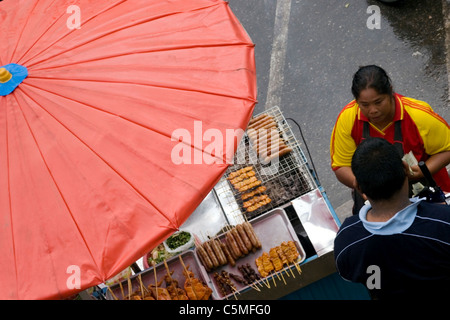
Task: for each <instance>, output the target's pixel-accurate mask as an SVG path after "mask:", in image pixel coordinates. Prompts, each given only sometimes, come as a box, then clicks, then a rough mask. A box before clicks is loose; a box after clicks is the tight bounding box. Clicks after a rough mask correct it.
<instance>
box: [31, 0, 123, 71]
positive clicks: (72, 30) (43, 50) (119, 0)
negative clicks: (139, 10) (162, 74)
mask: <svg viewBox="0 0 450 320" xmlns="http://www.w3.org/2000/svg"><path fill="white" fill-rule="evenodd" d="M125 1H127V0H118V1H117V2H116V3H114V4H112V5H111V6H109V7H107V8H105V9H104V10H103V11H100V12H98V13H96V14H94V15H93V16H91V17H89V18H88V19H86V21H84V22H83V23H87V22H89V21H90V20H92V19H94V18H95V17H96V16H98V15H99V14H102V13H104V12H106V11H108V10H110V9H112V8H114V7H116V6H118V5H120V4H122V3H124V2H125ZM64 15H66V12H64V13H63V14H62V15H61V16H60V17H59V18H58V19H56V20H55V23H56V21H58V20H59V19H60V18H61V17H63V16H64ZM49 29H50V28H48V29H47V30H46V31H45V32H44V34H45V33H46V32H48V31H49ZM75 31H77V29H70V31H69V32H67V33H66V34H64V35H63V36H62V37H60V38H59V39H57V40H55V41H54V42H53V43H51V44H50V45H49V46H47V47H46V48H43V49H42V50H41V51H40V52H38V53H36V54H35V55H34V56H32V57H30V58H28V60H26V61H24V62H23V64H24V65H25V64H27V62H28V61H30V60H32V59H34V58H35V57H37V56H39V55H41V54H42V53H43V52H45V51H47V50H48V49H50V48H51V47H53V46H54V45H55V44H56V43H58V42H59V41H61V40H62V39H64V38H65V37H67V36H68V35H70V34H71V33H72V32H75ZM41 37H42V36H41ZM41 37H40V38H41ZM33 45H34V44H33ZM71 50H73V48H72V49H68V50H65V51H63V52H60V53H58V54H57V55H59V54H62V53H64V52H67V51H71ZM57 55H54V56H57ZM54 56H52V57H50V58H53V57H54ZM50 58H46V59H44V60H43V61H46V60H47V59H50ZM39 62H40V61H38V62H36V63H39ZM36 63H34V64H30V65H28V67H31V66H33V65H35V64H36Z"/></svg>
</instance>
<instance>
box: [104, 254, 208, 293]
mask: <svg viewBox="0 0 450 320" xmlns="http://www.w3.org/2000/svg"><path fill="white" fill-rule="evenodd" d="M180 256H181V258H182V259H183V262H184V264H185V265H186V267H187V268H188V269H189V270H190V271H192V272H193V273H194V275H195V277H197V278H198V279H200V280H202V281H203V282H204V283H205V284H207V285H208V286H209V287H211V284H210V283H208V282H209V281H210V279H209V278H208V275H207V274H206V271H205V270H204V268H203V267H201V266H200V262H199V260H198V258H197V256H196V254H194V251H193V250H187V251H184V252H183V253H181V254H179V255H177V256H174V257H172V258H170V259H168V260H166V262H167V265H168V267H169V269H170V271H174V272H173V274H172V278H173V279H175V280H177V281H178V286H179V287H180V288H183V287H184V282H185V280H186V278H185V277H184V275H183V269H184V268H183V265H182V264H181V262H180V258H179V257H180ZM139 274H140V275H141V279H142V283H143V284H144V285H145V286H146V287H148V285H150V284H155V273H154V271H153V268H150V269H146V270H145V271H142V272H140V273H138V274H135V275H133V276H132V277H131V278H130V280H131V284H132V289H131V292H132V293H133V292H135V291H137V290H138V289H139V288H140V282H139V279H138V277H139ZM166 274H167V270H166V267H165V266H164V263H163V262H161V263H159V264H157V265H156V278H157V281H158V282H159V281H161V280H162V279H163V278H164V276H165V275H166ZM122 287H123V291H124V295H122V290H121V288H120V285H119V284H115V285H113V286H111V291H112V292H113V293H114V295H115V296H116V297H117V298H118V299H121V300H122V299H123V298H124V296H125V297H127V296H128V283H127V281H123V282H122ZM161 287H164V288H165V287H166V283H165V281H163V283H162V285H161ZM107 299H109V300H113V299H114V298H113V297H112V295H111V292H109V291H107Z"/></svg>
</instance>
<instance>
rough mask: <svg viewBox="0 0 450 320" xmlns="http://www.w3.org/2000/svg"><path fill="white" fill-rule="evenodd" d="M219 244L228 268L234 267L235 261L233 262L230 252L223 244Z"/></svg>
mask: <svg viewBox="0 0 450 320" xmlns="http://www.w3.org/2000/svg"><path fill="white" fill-rule="evenodd" d="M219 242H220V247H221V248H222V251H223V253H224V255H225V257H226V258H227V261H228V263H229V264H230V266H232V267H234V266H235V265H236V261H235V260H234V258H233V256H232V254H231V252H230V250H228V247H227V245H226V244H225V243H223V242H221V241H219Z"/></svg>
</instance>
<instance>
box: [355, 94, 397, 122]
mask: <svg viewBox="0 0 450 320" xmlns="http://www.w3.org/2000/svg"><path fill="white" fill-rule="evenodd" d="M400 97H401V96H400V95H399V94H397V93H394V101H395V114H394V119H393V122H395V121H398V120H403V114H404V108H403V103H402V100H401V99H400ZM358 120H361V121H365V122H369V119H368V118H367V117H366V116H364V115H363V114H362V112H361V109H360V108H359V105H358Z"/></svg>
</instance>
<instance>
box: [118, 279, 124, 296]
mask: <svg viewBox="0 0 450 320" xmlns="http://www.w3.org/2000/svg"><path fill="white" fill-rule="evenodd" d="M119 286H120V291H121V292H122V299H125V292H123V286H122V282H121V281H119Z"/></svg>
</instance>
